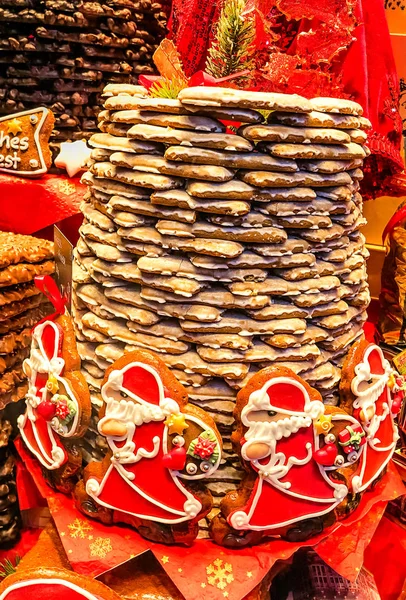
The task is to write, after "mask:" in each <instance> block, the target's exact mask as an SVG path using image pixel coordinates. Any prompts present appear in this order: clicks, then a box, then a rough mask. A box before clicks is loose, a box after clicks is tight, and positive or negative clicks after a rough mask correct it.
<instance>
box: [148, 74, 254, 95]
mask: <svg viewBox="0 0 406 600" xmlns="http://www.w3.org/2000/svg"><path fill="white" fill-rule="evenodd" d="M249 73H250V71H249V69H244V71H238V73H233V74H232V75H227V77H213V76H212V75H210V74H209V73H206V71H196V73H194V74H193V75H192V76H191V77H190V79H189V82H188V87H195V86H199V85H204V86H207V87H210V86H212V87H213V86H216V85H221V84H222V83H225V82H226V81H232V80H233V79H238V78H239V77H244V76H245V75H248V74H249ZM161 79H162V77H159V76H158V75H140V76H139V77H138V83H140V84H141V85H143V86H144V87H145V89H147V90H149V89H150V88H151V87H152V86H153V85H154V83H157V82H159V81H160V80H161Z"/></svg>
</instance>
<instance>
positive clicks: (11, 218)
mask: <svg viewBox="0 0 406 600" xmlns="http://www.w3.org/2000/svg"><path fill="white" fill-rule="evenodd" d="M85 189H86V187H85V186H84V185H82V184H81V183H80V178H79V177H73V178H72V179H69V178H68V177H66V176H63V175H44V176H43V177H41V178H40V179H23V178H22V177H14V176H12V175H0V230H2V231H13V232H15V233H24V234H32V233H35V232H38V231H40V230H41V229H44V228H45V227H48V226H49V225H52V224H53V223H57V222H58V221H62V220H64V219H66V218H68V217H71V216H72V215H76V214H77V213H79V207H80V203H81V201H82V198H83V195H84V192H85Z"/></svg>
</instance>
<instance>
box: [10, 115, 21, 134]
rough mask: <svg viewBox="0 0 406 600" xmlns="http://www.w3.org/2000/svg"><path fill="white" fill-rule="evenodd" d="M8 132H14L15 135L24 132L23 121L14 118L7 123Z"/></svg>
mask: <svg viewBox="0 0 406 600" xmlns="http://www.w3.org/2000/svg"><path fill="white" fill-rule="evenodd" d="M7 129H8V133H12V134H13V135H17V133H21V132H22V130H23V129H22V127H21V121H19V120H18V119H13V120H12V121H10V123H8V125H7Z"/></svg>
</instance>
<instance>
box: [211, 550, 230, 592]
mask: <svg viewBox="0 0 406 600" xmlns="http://www.w3.org/2000/svg"><path fill="white" fill-rule="evenodd" d="M206 573H207V581H208V584H209V585H212V586H214V587H218V588H219V590H224V589H225V588H226V587H227V586H228V585H229V584H230V583H232V582H233V581H234V576H233V565H231V564H230V563H225V562H223V561H222V560H221V558H216V560H215V561H213V562H212V563H211V564H210V565H209V566H208V567H206Z"/></svg>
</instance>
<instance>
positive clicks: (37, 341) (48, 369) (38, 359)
mask: <svg viewBox="0 0 406 600" xmlns="http://www.w3.org/2000/svg"><path fill="white" fill-rule="evenodd" d="M46 327H52V328H53V330H54V333H55V341H54V348H53V352H52V358H51V359H49V358H48V356H47V355H46V353H45V349H44V345H43V341H42V336H43V333H44V329H45V328H46ZM60 338H61V331H60V329H59V327H58V325H57V324H56V323H54V322H53V321H44V322H43V323H40V324H39V325H37V326H36V327H35V329H34V331H33V336H32V342H31V351H30V357H29V358H27V359H25V361H24V365H23V366H24V370H25V372H26V369H27V366H28V367H29V369H30V372H31V375H30V378H29V388H28V392H27V395H26V407H27V409H26V413H25V415H24V419H21V418H19V419H18V421H17V424H18V427H19V428H20V433H21V436H22V438H23V440H24V442H25V444H26V445H27V447H28V449H29V450H30V451H31V452H32V453H33V454H34V455H35V456H36V457H37V459H38V460H39V461H40V463H41V464H42V465H43V466H44V467H45V468H46V469H48V470H51V471H52V470H54V469H58V468H59V467H61V466H62V465H63V463H64V461H65V459H66V453H65V451H64V450H63V449H62V448H60V447H59V446H58V444H57V442H56V439H55V436H54V432H55V433H57V434H58V435H59V436H60V437H63V438H69V437H72V436H74V435H75V433H76V430H77V426H78V423H79V417H80V414H79V413H80V409H79V403H78V401H77V399H76V396H75V394H74V393H73V390H72V388H71V384H70V382H69V381H68V380H67V379H65V378H64V377H62V376H61V373H62V372H63V369H64V367H65V361H64V359H63V358H62V357H61V356H58V354H59V346H60ZM38 373H41V374H48V375H52V376H53V377H55V379H56V380H57V381H58V382H59V383H60V384H62V385H63V386H64V388H65V390H66V394H67V395H68V397H69V400H70V401H71V402H72V403H73V404H74V406H75V415H74V418H73V419H72V420H71V421H70V422H69V423H68V424H67V425H62V424H60V423H59V420H58V419H56V420H52V422H51V423H47V429H48V435H49V440H50V442H51V445H52V448H51V454H49V453H47V452H46V451H45V448H44V446H43V444H42V441H41V439H40V436H39V434H38V430H37V428H36V425H35V422H36V419H37V418H36V415H35V413H34V409H36V408H37V406H38V404H40V402H41V401H44V400H46V398H47V393H48V391H47V388H46V385H45V386H44V387H43V388H41V389H40V390H38V388H37V387H36V385H35V383H36V379H37V375H38ZM38 393H39V394H40V397H39V396H38V395H37V394H38ZM27 419H29V420H30V422H31V427H32V431H33V435H34V438H35V440H36V442H37V445H38V449H39V450H40V452H38V451H37V449H36V448H34V447H33V446H32V445H31V444H30V442H29V440H28V439H27V436H26V435H25V431H24V427H25V425H26V423H27ZM41 453H42V454H41Z"/></svg>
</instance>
